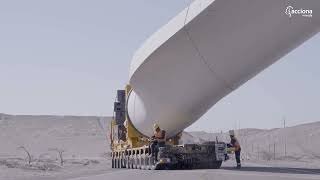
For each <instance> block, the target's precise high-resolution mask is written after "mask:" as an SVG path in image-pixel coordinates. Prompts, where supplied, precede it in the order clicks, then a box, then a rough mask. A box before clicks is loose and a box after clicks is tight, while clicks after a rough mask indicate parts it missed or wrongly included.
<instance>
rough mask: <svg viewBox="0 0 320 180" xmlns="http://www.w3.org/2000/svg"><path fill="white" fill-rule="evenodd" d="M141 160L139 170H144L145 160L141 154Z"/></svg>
mask: <svg viewBox="0 0 320 180" xmlns="http://www.w3.org/2000/svg"><path fill="white" fill-rule="evenodd" d="M140 158H141V160H140V162H141V169H146V158H145V155H144V154H143V155H141V157H140Z"/></svg>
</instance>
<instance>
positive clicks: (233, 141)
mask: <svg viewBox="0 0 320 180" xmlns="http://www.w3.org/2000/svg"><path fill="white" fill-rule="evenodd" d="M231 144H232V146H233V147H234V150H235V151H239V150H241V146H240V143H239V141H238V139H237V138H236V137H234V138H232V139H231Z"/></svg>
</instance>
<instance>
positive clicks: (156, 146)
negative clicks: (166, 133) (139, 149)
mask: <svg viewBox="0 0 320 180" xmlns="http://www.w3.org/2000/svg"><path fill="white" fill-rule="evenodd" d="M164 145H165V143H164V142H158V141H153V142H152V143H151V145H150V148H151V154H152V157H155V160H156V161H158V153H159V147H164Z"/></svg>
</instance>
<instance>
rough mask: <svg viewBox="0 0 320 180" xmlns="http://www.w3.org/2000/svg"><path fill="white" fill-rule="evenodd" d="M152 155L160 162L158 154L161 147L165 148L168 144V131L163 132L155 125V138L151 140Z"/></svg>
mask: <svg viewBox="0 0 320 180" xmlns="http://www.w3.org/2000/svg"><path fill="white" fill-rule="evenodd" d="M151 140H152V143H151V153H152V156H153V157H155V160H156V161H158V152H159V147H164V146H165V142H166V131H164V130H161V129H160V126H159V125H158V124H154V125H153V136H152V138H151Z"/></svg>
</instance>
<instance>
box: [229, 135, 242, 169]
mask: <svg viewBox="0 0 320 180" xmlns="http://www.w3.org/2000/svg"><path fill="white" fill-rule="evenodd" d="M229 135H230V139H231V141H230V144H228V147H233V148H234V154H235V156H236V161H237V168H241V160H240V154H241V146H240V143H239V141H238V139H237V138H236V136H235V133H234V130H230V131H229Z"/></svg>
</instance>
